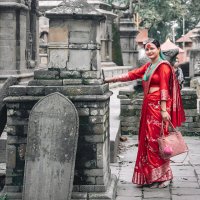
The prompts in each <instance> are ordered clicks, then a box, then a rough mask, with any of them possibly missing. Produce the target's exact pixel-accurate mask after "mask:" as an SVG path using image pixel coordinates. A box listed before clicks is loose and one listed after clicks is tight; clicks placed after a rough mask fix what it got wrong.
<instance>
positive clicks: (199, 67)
mask: <svg viewBox="0 0 200 200" xmlns="http://www.w3.org/2000/svg"><path fill="white" fill-rule="evenodd" d="M191 39H192V41H193V47H192V49H191V50H190V67H189V76H190V77H191V78H192V77H194V76H199V75H200V22H199V23H198V24H197V26H196V30H195V31H194V35H193V36H192V37H191Z"/></svg>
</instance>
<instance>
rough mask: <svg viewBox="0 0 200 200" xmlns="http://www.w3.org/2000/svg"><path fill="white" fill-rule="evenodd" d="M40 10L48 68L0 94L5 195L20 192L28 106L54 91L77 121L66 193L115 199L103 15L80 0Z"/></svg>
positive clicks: (84, 198)
mask: <svg viewBox="0 0 200 200" xmlns="http://www.w3.org/2000/svg"><path fill="white" fill-rule="evenodd" d="M46 15H47V17H48V18H49V20H50V28H49V49H48V52H49V56H48V57H49V64H48V69H43V70H36V71H35V72H34V80H32V81H29V83H28V85H17V86H11V87H10V89H9V92H10V96H9V97H7V98H6V99H5V102H6V106H7V108H8V118H7V125H8V140H7V161H6V163H7V170H6V185H5V188H4V191H5V192H6V193H7V194H8V198H9V199H18V200H19V199H21V198H22V193H21V192H22V187H23V185H24V182H23V178H24V163H25V161H24V152H25V149H26V145H27V144H26V141H27V129H28V118H29V113H30V110H31V109H32V108H33V106H34V105H35V104H36V103H37V102H38V100H40V99H41V98H42V97H44V96H45V95H48V94H51V93H53V92H59V93H61V94H63V95H64V96H66V97H68V98H69V99H70V100H71V101H72V102H73V104H74V105H75V107H76V109H77V111H78V115H79V122H80V125H79V138H78V146H77V154H76V163H75V174H74V185H73V192H72V198H71V199H81V200H89V199H115V195H116V194H115V193H116V177H115V176H113V175H111V171H110V165H109V163H110V133H109V100H110V96H111V94H112V93H111V92H110V91H109V88H108V84H103V80H102V76H101V65H100V63H101V55H100V47H101V45H100V33H99V30H100V22H101V21H103V20H105V16H103V15H102V14H101V13H99V12H98V11H97V10H95V9H94V8H93V7H92V6H91V5H90V4H88V3H87V2H86V1H85V0H69V1H68V2H63V3H62V4H61V5H59V6H58V7H55V8H53V9H52V10H49V11H47V12H46ZM58 36H59V37H58ZM79 38H83V39H82V40H80V39H79ZM59 58H60V59H59ZM56 61H58V62H56Z"/></svg>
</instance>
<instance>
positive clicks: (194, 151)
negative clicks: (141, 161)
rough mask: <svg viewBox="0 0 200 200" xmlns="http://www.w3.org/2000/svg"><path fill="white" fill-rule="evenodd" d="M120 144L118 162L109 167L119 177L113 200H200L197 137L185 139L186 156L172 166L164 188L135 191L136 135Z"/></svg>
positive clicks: (199, 141)
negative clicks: (168, 182) (168, 179)
mask: <svg viewBox="0 0 200 200" xmlns="http://www.w3.org/2000/svg"><path fill="white" fill-rule="evenodd" d="M127 138H128V140H127V141H125V142H120V144H119V154H118V162H116V163H112V164H111V171H112V173H113V174H115V175H116V176H117V177H118V188H117V198H116V200H144V199H147V200H155V199H163V200H198V199H200V138H199V137H185V140H186V142H187V144H188V147H189V154H188V156H187V158H186V159H185V161H184V162H182V161H183V160H184V158H185V155H179V156H177V157H176V158H174V159H173V160H174V161H175V162H174V163H171V167H172V171H173V175H174V179H173V182H172V183H171V184H170V186H169V187H167V188H163V189H158V188H156V189H150V188H148V187H142V188H138V187H137V186H136V185H133V184H132V183H131V178H132V174H133V168H134V165H135V159H136V154H137V146H136V144H137V136H127Z"/></svg>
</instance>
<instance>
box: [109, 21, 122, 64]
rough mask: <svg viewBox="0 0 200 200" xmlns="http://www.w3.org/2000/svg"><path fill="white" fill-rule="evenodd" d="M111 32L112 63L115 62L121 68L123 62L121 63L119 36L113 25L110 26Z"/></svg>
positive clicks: (116, 27) (116, 28) (115, 26)
mask: <svg viewBox="0 0 200 200" xmlns="http://www.w3.org/2000/svg"><path fill="white" fill-rule="evenodd" d="M112 32H113V44H112V56H113V62H115V63H116V64H117V65H119V66H122V65H123V61H122V53H121V45H120V34H119V29H118V26H117V25H116V24H114V23H113V25H112Z"/></svg>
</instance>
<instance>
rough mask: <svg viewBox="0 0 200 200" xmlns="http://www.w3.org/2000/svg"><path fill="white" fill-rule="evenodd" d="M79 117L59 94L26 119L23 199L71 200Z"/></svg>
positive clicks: (49, 98) (41, 104)
mask: <svg viewBox="0 0 200 200" xmlns="http://www.w3.org/2000/svg"><path fill="white" fill-rule="evenodd" d="M77 138H78V114H77V111H76V109H75V107H74V105H73V104H72V103H71V101H69V99H67V98H66V97H65V96H63V95H61V94H60V93H53V94H50V95H48V96H46V97H44V98H42V99H41V100H40V101H39V102H38V103H37V104H36V105H35V106H34V107H33V109H32V111H31V113H30V117H29V125H28V136H27V149H26V159H25V160H26V161H25V177H24V191H23V199H25V200H38V199H42V200H49V199H59V200H70V199H71V191H72V186H73V177H74V165H75V153H76V148H77Z"/></svg>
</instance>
